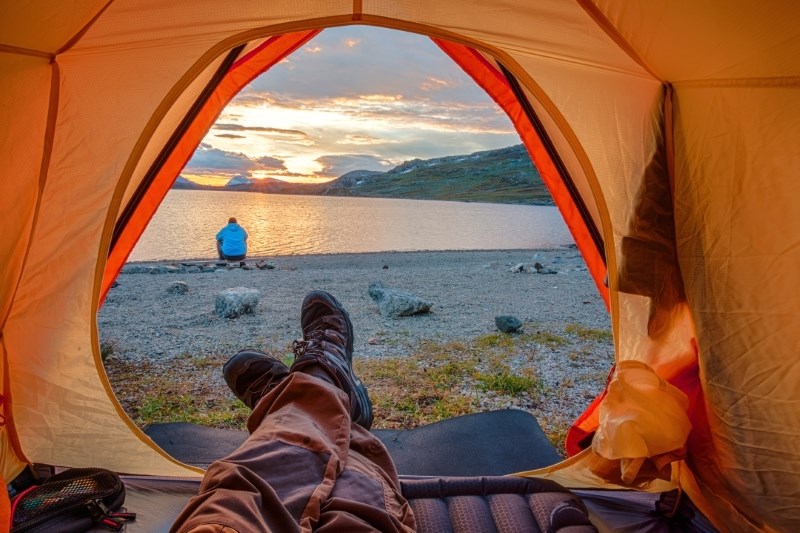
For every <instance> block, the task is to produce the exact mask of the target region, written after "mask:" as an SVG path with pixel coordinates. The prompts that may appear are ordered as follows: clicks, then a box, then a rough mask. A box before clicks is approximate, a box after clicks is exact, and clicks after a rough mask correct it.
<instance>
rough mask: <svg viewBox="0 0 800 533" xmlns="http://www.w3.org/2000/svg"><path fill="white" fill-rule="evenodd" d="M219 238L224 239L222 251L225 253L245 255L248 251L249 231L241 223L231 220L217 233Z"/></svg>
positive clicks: (219, 239)
mask: <svg viewBox="0 0 800 533" xmlns="http://www.w3.org/2000/svg"><path fill="white" fill-rule="evenodd" d="M217 240H218V241H222V253H223V254H225V255H231V256H236V255H244V254H246V253H247V232H246V231H245V230H244V228H243V227H241V226H240V225H239V224H236V223H233V222H231V223H230V224H228V225H227V226H225V227H224V228H222V229H221V230H219V232H218V233H217Z"/></svg>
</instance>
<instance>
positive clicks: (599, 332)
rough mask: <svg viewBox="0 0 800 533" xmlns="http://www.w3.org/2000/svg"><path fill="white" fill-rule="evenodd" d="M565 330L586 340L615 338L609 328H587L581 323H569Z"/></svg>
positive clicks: (599, 340)
mask: <svg viewBox="0 0 800 533" xmlns="http://www.w3.org/2000/svg"><path fill="white" fill-rule="evenodd" d="M564 332H565V333H567V334H570V335H576V336H577V337H578V338H580V339H583V340H586V341H596V342H609V341H611V340H612V339H613V334H612V333H611V330H609V329H593V328H587V327H586V326H581V325H580V324H567V326H566V327H565V328H564Z"/></svg>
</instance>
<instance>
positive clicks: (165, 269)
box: [150, 265, 181, 274]
mask: <svg viewBox="0 0 800 533" xmlns="http://www.w3.org/2000/svg"><path fill="white" fill-rule="evenodd" d="M150 273H151V274H179V273H181V269H180V268H178V267H174V266H172V265H158V266H156V267H154V268H153V269H152V270H151V271H150Z"/></svg>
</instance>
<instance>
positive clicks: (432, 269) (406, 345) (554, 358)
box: [98, 248, 613, 419]
mask: <svg viewBox="0 0 800 533" xmlns="http://www.w3.org/2000/svg"><path fill="white" fill-rule="evenodd" d="M259 259H265V260H268V261H271V262H273V263H274V265H275V268H274V269H270V270H259V269H256V268H253V269H251V270H242V269H239V268H236V269H232V270H226V269H219V270H217V271H214V272H202V273H187V272H182V273H178V274H175V273H169V274H168V273H164V274H144V273H140V274H133V273H125V270H123V273H122V274H121V275H120V276H119V278H118V280H117V281H118V285H117V286H116V287H114V288H112V289H111V290H110V291H109V293H108V296H107V298H106V301H105V303H104V305H103V306H102V308H101V309H100V312H99V313H98V327H99V333H100V341H101V347H102V349H103V350H104V353H106V354H110V356H111V365H110V366H111V367H113V366H114V361H116V362H117V363H118V364H126V365H136V364H141V363H147V365H146V367H147V368H148V369H149V370H148V371H150V372H154V373H158V372H169V369H170V367H171V362H174V361H176V360H178V359H180V358H186V357H195V358H196V357H200V356H206V355H215V356H218V357H219V358H220V360H224V359H223V357H227V356H228V355H232V354H233V353H235V352H236V351H238V350H240V349H243V348H257V349H262V350H265V351H269V352H272V353H278V354H290V353H291V343H292V340H294V339H296V338H298V337H299V336H300V335H301V332H300V327H299V313H300V303H301V301H302V298H303V296H304V295H305V294H306V293H307V292H308V291H310V290H314V289H322V290H327V291H329V292H331V293H332V294H334V296H336V298H337V299H338V300H339V301H340V302H341V303H342V304H343V305H344V306H345V308H346V309H347V310H348V311H349V314H350V317H351V319H352V321H353V326H354V332H355V343H354V354H355V358H356V359H358V358H386V357H400V358H403V357H410V356H412V355H413V354H415V353H416V352H417V351H418V349H419V347H420V346H421V345H422V344H424V343H447V342H454V341H457V342H474V341H476V340H477V341H480V340H481V339H488V338H492V337H491V336H493V335H497V334H498V331H497V328H496V326H495V322H494V318H495V316H497V315H513V316H515V317H517V318H518V319H520V320H521V321H522V322H523V327H522V331H523V332H525V333H526V334H542V333H547V334H548V335H555V336H558V338H560V339H562V340H563V342H562V341H559V342H555V341H554V342H545V343H541V342H540V343H539V344H536V345H533V348H532V350H533V352H532V353H534V354H535V355H530V353H529V354H528V356H526V362H525V363H524V364H525V365H529V366H533V367H535V368H533V370H534V371H535V373H536V375H537V376H539V377H540V378H541V380H542V382H543V384H544V387H545V388H546V389H547V390H549V391H551V392H552V393H553V397H554V398H555V397H558V402H557V403H558V404H561V406H556V407H555V409H556V411H558V413H557V414H558V418H560V419H561V418H563V419H568V418H574V416H577V414H580V412H581V411H582V410H583V408H584V407H585V406H586V405H587V404H588V402H589V401H590V400H591V399H592V398H593V397H594V395H596V394H597V393H598V392H599V391H600V390H602V387H603V385H604V378H605V374H606V373H607V371H608V369H609V367H610V365H611V362H612V361H613V346H612V343H611V340H610V334H602V335H600V336H599V337H598V336H597V335H596V334H595V335H588V336H587V335H581V334H580V332H581V331H594V332H609V328H610V319H609V316H608V313H607V311H606V308H605V304H604V303H603V301H602V299H601V298H600V296H599V294H598V292H597V288H596V287H595V285H594V282H593V281H592V279H591V277H590V276H589V273H588V271H587V269H586V266H585V264H584V262H583V260H582V258H581V256H580V254H579V252H578V251H577V250H575V249H572V248H559V249H554V250H496V251H456V252H449V251H442V252H386V253H368V254H331V255H296V256H287V257H271V258H248V259H247V263H248V265H253V266H254V265H255V263H256V262H257V261H258V260H259ZM537 262H538V263H540V264H541V265H542V266H543V267H545V268H546V269H551V270H553V271H555V272H556V274H539V273H536V271H532V272H512V271H511V270H512V269H513V267H514V266H516V265H519V264H524V265H526V266H529V265H533V264H535V263H537ZM210 263H213V262H210ZM143 264H144V263H139V265H143ZM158 264H166V265H169V264H171V262H166V261H165V262H160V263H158ZM172 264H177V265H179V264H180V262H174V263H172ZM129 270H130V269H129ZM176 281H184V282H185V283H186V284H187V285H188V291H187V292H186V293H185V294H170V293H168V292H167V288H168V287H169V286H170V285H171V284H173V283H174V282H176ZM375 281H380V282H382V283H383V284H384V285H386V286H388V287H395V288H400V289H404V290H406V291H409V292H412V293H413V294H415V295H417V296H419V297H420V298H423V299H424V300H427V301H429V302H432V303H433V306H432V308H431V311H430V312H429V313H426V314H421V315H415V316H410V317H402V318H387V317H383V316H381V314H380V312H379V311H378V307H377V305H376V304H375V303H374V302H373V301H372V300H371V298H370V296H369V295H368V293H367V288H368V287H369V285H370V283H372V282H375ZM233 287H248V288H253V289H257V290H259V291H260V293H261V298H260V303H259V306H258V308H257V312H256V313H255V314H254V315H243V316H241V317H239V318H236V319H223V318H218V317H217V316H216V315H215V312H214V299H215V295H216V294H217V293H218V292H219V291H221V290H224V289H227V288H233ZM512 337H514V336H513V335H512ZM531 339H534V338H533V337H530V338H528V339H527V340H526V342H529V344H530V343H533V342H534V340H535V339H534V340H531ZM513 349H517V350H518V351H524V350H527V352H530V349H528V348H525V349H524V350H523V348H519V347H517V348H513ZM513 349H512V351H510V352H509V356H508V357H509V359H514V358H515V357H518V356H519V357H521V356H522V355H521V354H517V353H516V352H513ZM527 352H526V353H527ZM510 368H513V369H514V371H515V372H516V371H519V372H521V371H522V369H521V368H520V367H519V365H518V364H512V365H511V367H510ZM112 370H113V369H112ZM218 370H219V369H216V370H215V371H216V372H217V373H218ZM109 374H110V376H111V380H112V384H113V383H114V372H113V371H112V372H109ZM187 379H189V378H188V377H187ZM218 381H219V382H220V383H221V381H222V380H221V378H220V379H218ZM367 385H368V386H369V383H368V384H367ZM221 386H222V387H224V383H222V384H221ZM562 389H569V390H567V391H565V390H562ZM118 395H120V393H119V392H118ZM122 395H123V396H124V393H123V394H122ZM125 400H126V399H125V398H121V401H123V405H124V404H125ZM523 403H524V402H523ZM529 403H530V402H529ZM533 403H534V404H536V405H537V406H538V407H537V409H536V411H541V412H548V411H552V410H553V409H552V406H550V407H548V406H547V405H544V404H545V403H546V402H545V401H544V399H542V398H540V399H537V400H536V401H535V402H533ZM540 404H541V405H540ZM482 405H484V406H485V407H486V408H502V407H519V408H526V405H522V404H516V403H515V402H514V401H513V399H512V400H507V399H504V400H502V401H501V402H500V403H499V404H495V403H492V402H486V401H484V402H482ZM527 407H530V406H529V405H528V406H527ZM554 416H555V415H554Z"/></svg>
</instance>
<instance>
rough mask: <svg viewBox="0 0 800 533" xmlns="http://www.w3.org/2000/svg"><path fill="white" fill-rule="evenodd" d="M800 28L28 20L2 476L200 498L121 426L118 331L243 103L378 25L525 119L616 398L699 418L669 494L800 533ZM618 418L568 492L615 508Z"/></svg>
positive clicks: (581, 457)
mask: <svg viewBox="0 0 800 533" xmlns="http://www.w3.org/2000/svg"><path fill="white" fill-rule="evenodd" d="M799 20H800V5H795V4H794V3H787V2H767V3H764V2H756V1H755V0H743V1H740V2H735V3H724V4H723V3H719V2H674V1H668V0H652V1H649V2H646V3H636V4H632V3H630V2H624V1H622V0H543V1H541V2H535V3H531V2H524V1H521V0H511V1H510V2H504V3H503V4H497V3H495V2H486V1H483V0H467V1H455V0H442V1H440V2H435V3H431V2H421V1H419V0H401V1H397V2H380V1H376V0H354V1H353V0H350V1H347V0H323V1H318V0H313V1H312V0H295V1H293V2H279V3H272V4H269V5H266V4H265V3H263V2H251V1H248V0H236V1H233V2H226V3H219V2H215V1H213V0H191V1H190V0H174V1H172V2H160V3H154V2H142V1H141V0H79V1H76V2H70V3H63V2H59V1H57V0H34V1H32V2H16V3H14V2H11V3H7V5H4V7H3V16H2V17H0V153H2V156H3V161H4V171H5V173H4V176H3V178H2V190H3V194H2V195H0V213H2V216H3V224H2V225H0V228H1V229H0V232H2V238H1V239H0V258H2V260H1V261H0V356H2V362H3V365H2V372H3V381H2V383H3V391H2V394H3V395H4V396H5V397H6V399H7V400H8V403H7V405H8V408H7V410H6V425H5V426H4V427H3V428H0V473H1V474H2V476H3V477H4V478H5V479H11V478H13V477H14V475H15V474H16V473H17V472H19V470H20V469H21V468H22V467H23V466H24V465H25V463H26V462H27V461H39V462H48V463H53V464H60V465H69V466H83V465H94V466H105V467H107V468H112V469H116V470H120V471H127V472H137V473H143V474H148V473H149V474H154V473H158V474H166V475H185V474H187V473H188V474H192V475H200V472H197V471H191V470H189V469H187V468H186V467H185V466H184V465H181V464H179V463H177V462H176V461H174V460H173V459H172V458H170V457H168V456H167V455H166V454H164V453H163V452H161V451H160V450H157V449H155V448H154V446H153V445H152V443H151V442H149V440H148V439H147V437H146V436H144V435H143V434H141V432H139V431H138V429H136V428H135V426H134V425H133V424H131V423H130V421H129V420H128V419H127V417H126V415H125V414H124V412H123V411H122V409H121V408H120V407H119V405H118V404H117V402H116V400H115V399H114V397H113V394H112V392H111V389H110V387H109V386H108V383H107V381H106V379H105V375H104V371H103V368H102V364H101V362H100V357H99V348H98V344H99V343H98V338H97V331H96V323H95V317H96V312H97V307H98V305H99V302H100V301H101V299H102V295H103V293H104V291H105V289H106V288H107V286H108V284H109V283H110V282H111V278H112V277H113V274H114V272H116V271H117V270H118V269H119V268H120V267H121V265H122V263H123V262H124V260H125V257H126V255H127V253H128V251H129V250H130V247H131V246H132V245H133V242H135V239H136V238H137V235H138V232H140V231H141V228H143V227H144V224H145V223H146V221H147V219H148V217H149V216H150V214H151V213H152V208H153V207H154V206H155V205H156V204H157V203H158V201H159V199H160V198H161V197H162V196H163V194H164V191H165V187H167V186H168V184H169V174H172V173H173V172H174V171H176V170H177V169H178V168H179V166H180V165H181V161H185V158H186V157H187V154H188V152H187V150H191V145H192V143H193V142H196V139H197V138H198V137H197V136H198V135H201V134H202V129H203V127H207V125H208V124H209V123H210V120H211V119H212V118H213V116H214V114H215V113H216V112H217V111H218V110H219V108H220V107H221V105H222V103H223V101H224V100H225V99H226V98H229V97H230V95H231V94H232V92H231V91H233V90H234V88H235V87H236V86H237V84H241V83H243V82H242V80H244V79H246V78H247V77H248V76H251V75H254V74H255V73H257V71H258V70H259V69H261V68H265V67H267V66H268V65H269V64H270V61H274V60H275V59H276V58H279V57H280V56H281V55H282V54H286V53H290V52H291V49H292V46H293V44H292V43H294V45H297V43H299V42H300V41H299V40H297V39H302V38H303V37H302V36H309V35H311V34H312V33H313V32H315V31H318V30H321V29H324V28H326V27H331V26H339V25H345V24H371V25H376V26H382V27H387V28H392V29H396V30H402V31H412V32H416V33H420V34H423V35H429V36H431V37H433V38H434V39H436V40H437V42H438V43H440V45H441V46H442V48H443V49H445V50H446V51H447V52H448V54H450V55H451V57H453V58H454V59H455V60H456V61H457V62H459V63H460V64H463V65H464V66H465V67H466V68H467V70H468V71H469V72H471V73H472V75H473V76H474V78H475V79H476V81H478V82H479V83H481V84H482V85H484V86H485V87H486V88H487V90H488V91H489V92H490V93H491V94H493V96H494V97H495V99H496V100H497V101H498V102H499V103H501V105H503V106H504V108H506V109H507V111H509V112H510V113H511V115H512V116H513V117H515V123H517V125H518V128H519V131H520V132H521V135H522V137H523V138H524V139H525V141H526V144H527V146H528V147H529V150H530V151H531V153H532V155H533V158H534V159H535V160H536V162H537V164H539V165H541V167H542V168H543V173H544V174H545V176H546V178H547V179H548V186H549V187H550V189H551V191H552V193H553V195H554V197H555V198H556V200H557V201H558V203H559V207H560V209H561V210H562V213H564V215H565V218H566V219H567V221H568V223H569V225H570V228H571V229H572V231H573V233H574V234H575V235H576V241H577V242H578V243H579V245H580V247H581V250H582V252H583V253H584V255H585V257H586V258H587V262H588V264H589V265H590V268H591V271H592V274H593V276H594V278H595V280H596V281H597V282H598V287H599V288H600V290H601V292H604V293H605V294H607V299H608V305H609V309H610V311H611V316H612V323H613V328H614V338H615V348H616V358H617V363H618V364H617V370H615V371H614V373H613V374H612V376H611V382H612V383H616V384H620V383H623V384H624V383H626V381H625V380H626V377H625V375H624V374H627V375H628V376H631V375H635V376H639V377H641V380H639V381H638V383H650V384H658V387H660V388H664V389H666V390H670V391H673V392H675V391H677V392H675V399H674V404H675V405H678V406H682V405H685V406H686V416H687V417H688V419H689V420H690V421H691V424H692V429H691V431H690V433H689V434H688V436H687V438H686V444H685V450H683V451H682V452H681V451H680V450H671V451H675V452H676V453H675V454H674V456H670V457H673V459H674V460H673V461H672V462H670V463H668V464H669V465H671V466H670V469H671V474H672V479H671V481H672V483H674V484H678V485H680V486H681V487H682V488H684V489H685V490H686V492H687V493H688V494H689V495H690V496H691V497H692V499H693V500H694V501H695V502H696V503H698V504H699V505H700V506H701V507H702V509H703V511H704V512H706V513H707V514H708V515H709V516H710V517H711V518H712V519H713V520H714V521H715V523H716V524H717V525H718V526H720V527H721V528H723V529H731V530H733V529H750V528H755V529H767V530H769V529H774V530H793V529H797V527H798V526H800V493H798V490H797V487H799V486H800V468H798V465H800V449H798V446H797V444H796V443H797V441H798V436H800V409H799V408H798V402H799V401H800V400H798V396H797V391H798V390H800V371H798V368H800V365H798V357H800V355H798V354H799V353H800V350H798V349H797V348H798V347H800V340H798V333H797V332H799V331H800V313H798V312H797V309H799V308H800V291H798V290H797V286H798V285H799V284H800V268H798V266H799V265H800V246H799V245H798V243H800V234H799V233H798V232H800V210H798V209H796V206H795V205H794V204H795V199H796V198H798V197H800V184H799V183H800V182H798V180H797V179H796V177H797V174H798V171H800V152H799V151H798V149H797V142H796V139H797V138H799V137H800V63H798V61H797V58H798V57H800V29H798V28H800V26H798V24H797V22H798V21H799ZM281 36H282V37H281ZM292 39H295V40H294V41H293V40H292ZM265 43H269V45H268V46H265ZM279 43H282V45H283V48H278V47H277V46H278V44H279ZM273 46H275V48H273ZM262 52H263V53H264V54H266V55H263V56H262V55H261V53H262ZM249 54H251V55H249ZM256 57H259V58H260V59H259V60H258V61H262V62H261V63H258V61H257V60H256V59H255V58H256ZM250 60H252V61H253V62H252V63H250ZM251 67H252V68H251ZM248 68H251V70H249V71H248ZM237 76H238V77H237ZM238 86H240V85H238ZM509 91H510V92H511V94H513V98H511V97H510V96H509ZM209 102H212V103H209ZM206 105H207V106H208V107H205V106H206ZM523 115H524V116H523ZM191 116H195V117H198V118H199V120H200V121H199V122H197V123H196V126H193V123H192V121H191V120H189V119H187V117H191ZM526 120H527V121H529V122H530V124H529V125H528V124H526ZM110 124H113V125H114V127H109V125H110ZM203 124H205V126H203ZM193 127H194V128H197V129H194V130H193V129H192V128H193ZM186 133H190V134H189V135H185V134H186ZM534 134H535V135H534ZM181 139H195V140H194V141H192V140H187V141H183V142H185V143H186V144H185V145H181V144H180V143H179V141H181ZM170 146H172V147H173V148H174V147H178V148H179V149H178V150H177V151H176V150H174V149H167V148H168V147H170ZM172 154H175V155H172ZM173 158H174V159H173ZM551 165H552V166H554V167H555V168H556V170H557V171H558V172H557V173H555V172H551V169H550V166H551ZM159 171H163V172H164V174H163V175H161V174H159ZM557 175H558V176H559V177H560V178H561V179H556V176H557ZM564 176H569V180H568V181H564V180H563V177H564ZM142 206H148V207H147V209H143V210H142V211H139V210H138V208H140V207H142ZM112 244H113V245H112ZM109 254H110V255H109ZM606 280H607V282H606ZM606 284H607V291H606V289H605V287H606ZM639 365H644V367H641V366H639ZM645 367H646V368H648V369H652V370H653V371H654V372H655V374H654V375H655V376H657V379H655V378H652V376H650V374H648V373H647V372H648V371H647V370H643V368H645ZM642 376H645V377H642ZM647 376H649V377H647ZM634 381H636V380H634ZM616 386H617V385H614V387H616ZM653 386H655V385H653ZM673 389H674V390H673ZM609 395H610V393H609ZM681 395H683V396H681ZM642 398H647V396H643V397H642ZM643 401H644V400H643ZM634 403H635V402H632V404H631V407H635V405H634ZM611 404H615V405H622V406H624V402H623V403H621V404H620V403H618V402H617V403H615V402H613V401H608V402H606V401H605V400H604V401H602V402H600V401H599V402H598V404H597V406H596V407H597V410H593V411H590V412H588V413H587V415H586V416H585V417H584V418H583V419H582V420H580V421H579V422H578V424H577V426H576V433H574V438H573V439H572V441H571V442H572V444H573V445H576V444H577V443H578V441H581V440H584V439H589V438H590V436H591V435H592V434H593V432H594V431H595V430H596V431H597V432H598V433H597V435H596V436H595V440H594V443H593V445H592V448H591V450H590V452H587V451H584V452H581V453H579V454H578V455H577V456H576V457H575V458H574V459H571V460H570V461H567V463H566V464H564V465H559V467H557V468H556V470H558V471H559V472H561V473H560V474H553V475H561V476H563V477H562V479H565V478H567V477H569V476H571V477H570V479H571V482H570V483H571V484H572V485H581V484H593V485H604V486H610V485H607V484H608V483H614V482H616V481H609V480H608V479H603V478H602V477H598V476H597V475H596V472H594V471H591V468H588V469H587V468H583V466H582V465H585V463H584V461H585V460H586V457H585V456H586V455H588V454H589V453H594V454H595V455H596V457H595V459H597V460H598V461H599V460H609V461H611V460H615V461H616V460H619V461H621V464H623V463H624V464H628V465H629V464H631V463H630V460H631V459H632V458H630V457H616V456H617V453H616V451H615V450H616V448H615V447H614V446H612V447H610V448H609V447H607V446H604V445H601V444H602V443H601V442H599V441H601V440H602V441H603V443H607V442H612V441H613V439H611V435H612V434H613V431H612V430H613V428H614V427H617V426H615V424H614V422H619V421H620V420H621V418H620V416H619V415H618V413H617V412H616V411H614V410H613V409H610V410H609V409H608V408H609V406H610V405H611ZM599 412H603V413H611V414H609V415H608V416H605V415H604V416H605V418H604V417H603V416H599V415H598V413H599ZM676 424H677V423H676ZM681 424H682V422H681ZM681 424H677V425H681ZM662 429H666V428H662ZM645 433H647V434H646V435H639V436H638V437H637V439H638V438H639V437H641V441H642V442H645V443H649V444H652V445H654V450H659V451H660V452H663V451H664V450H661V449H660V448H659V446H657V444H658V442H659V438H661V437H660V436H659V435H660V433H659V432H658V431H655V433H653V432H652V431H651V430H647V431H645ZM654 437H655V438H654ZM609 439H611V440H609ZM622 448H624V446H621V445H620V447H619V449H622ZM602 454H605V455H602ZM654 454H655V452H654ZM656 456H657V457H656ZM664 457H665V454H663V453H657V454H655V455H654V456H653V457H647V458H638V459H642V460H645V459H646V460H651V459H658V458H660V459H658V460H661V459H663V458H664ZM681 457H682V458H681ZM633 459H636V458H633ZM627 472H628V473H630V472H631V470H627ZM548 475H549V474H548Z"/></svg>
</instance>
